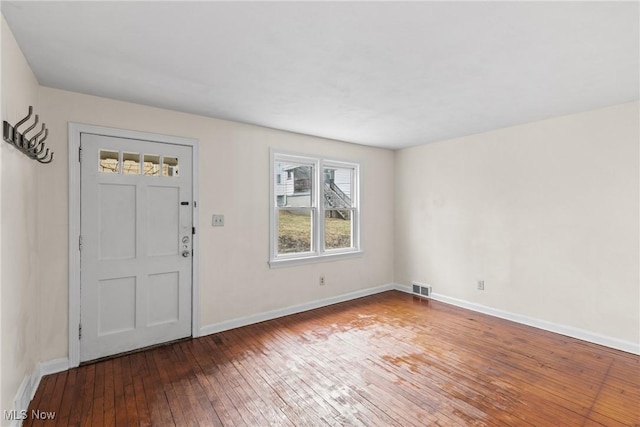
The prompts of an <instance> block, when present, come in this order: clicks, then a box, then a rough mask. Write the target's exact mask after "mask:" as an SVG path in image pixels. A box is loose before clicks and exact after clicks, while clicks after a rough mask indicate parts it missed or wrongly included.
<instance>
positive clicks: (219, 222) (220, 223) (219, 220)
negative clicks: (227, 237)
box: [211, 215, 224, 227]
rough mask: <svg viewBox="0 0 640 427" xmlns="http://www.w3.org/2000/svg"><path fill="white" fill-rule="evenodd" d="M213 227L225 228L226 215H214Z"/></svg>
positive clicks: (212, 219)
mask: <svg viewBox="0 0 640 427" xmlns="http://www.w3.org/2000/svg"><path fill="white" fill-rule="evenodd" d="M211 225H212V226H214V227H224V215H213V217H212V218H211Z"/></svg>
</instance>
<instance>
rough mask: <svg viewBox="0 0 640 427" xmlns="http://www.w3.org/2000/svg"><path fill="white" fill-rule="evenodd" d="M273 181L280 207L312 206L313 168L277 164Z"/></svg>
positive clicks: (282, 163) (283, 163)
mask: <svg viewBox="0 0 640 427" xmlns="http://www.w3.org/2000/svg"><path fill="white" fill-rule="evenodd" d="M273 179H274V181H275V184H274V185H275V190H276V191H275V193H276V201H277V205H278V206H286V207H311V206H312V201H313V193H312V186H313V166H309V165H299V164H292V163H285V162H276V164H275V177H274V178H273Z"/></svg>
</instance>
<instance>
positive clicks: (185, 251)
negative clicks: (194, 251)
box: [182, 250, 191, 258]
mask: <svg viewBox="0 0 640 427" xmlns="http://www.w3.org/2000/svg"><path fill="white" fill-rule="evenodd" d="M189 255H191V251H188V250H184V251H182V256H183V257H185V258H189Z"/></svg>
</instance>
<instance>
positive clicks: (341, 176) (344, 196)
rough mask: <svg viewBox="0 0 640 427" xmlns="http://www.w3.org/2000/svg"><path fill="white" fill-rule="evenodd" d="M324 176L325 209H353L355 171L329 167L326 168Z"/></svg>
mask: <svg viewBox="0 0 640 427" xmlns="http://www.w3.org/2000/svg"><path fill="white" fill-rule="evenodd" d="M322 175H323V181H324V182H323V184H324V185H323V194H324V207H325V208H328V209H332V208H350V207H352V206H353V201H352V200H351V195H352V194H353V191H352V188H353V169H349V168H332V167H328V168H324V173H323V174H322Z"/></svg>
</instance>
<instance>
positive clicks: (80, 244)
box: [78, 235, 82, 250]
mask: <svg viewBox="0 0 640 427" xmlns="http://www.w3.org/2000/svg"><path fill="white" fill-rule="evenodd" d="M78 249H80V250H82V235H80V236H78Z"/></svg>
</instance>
